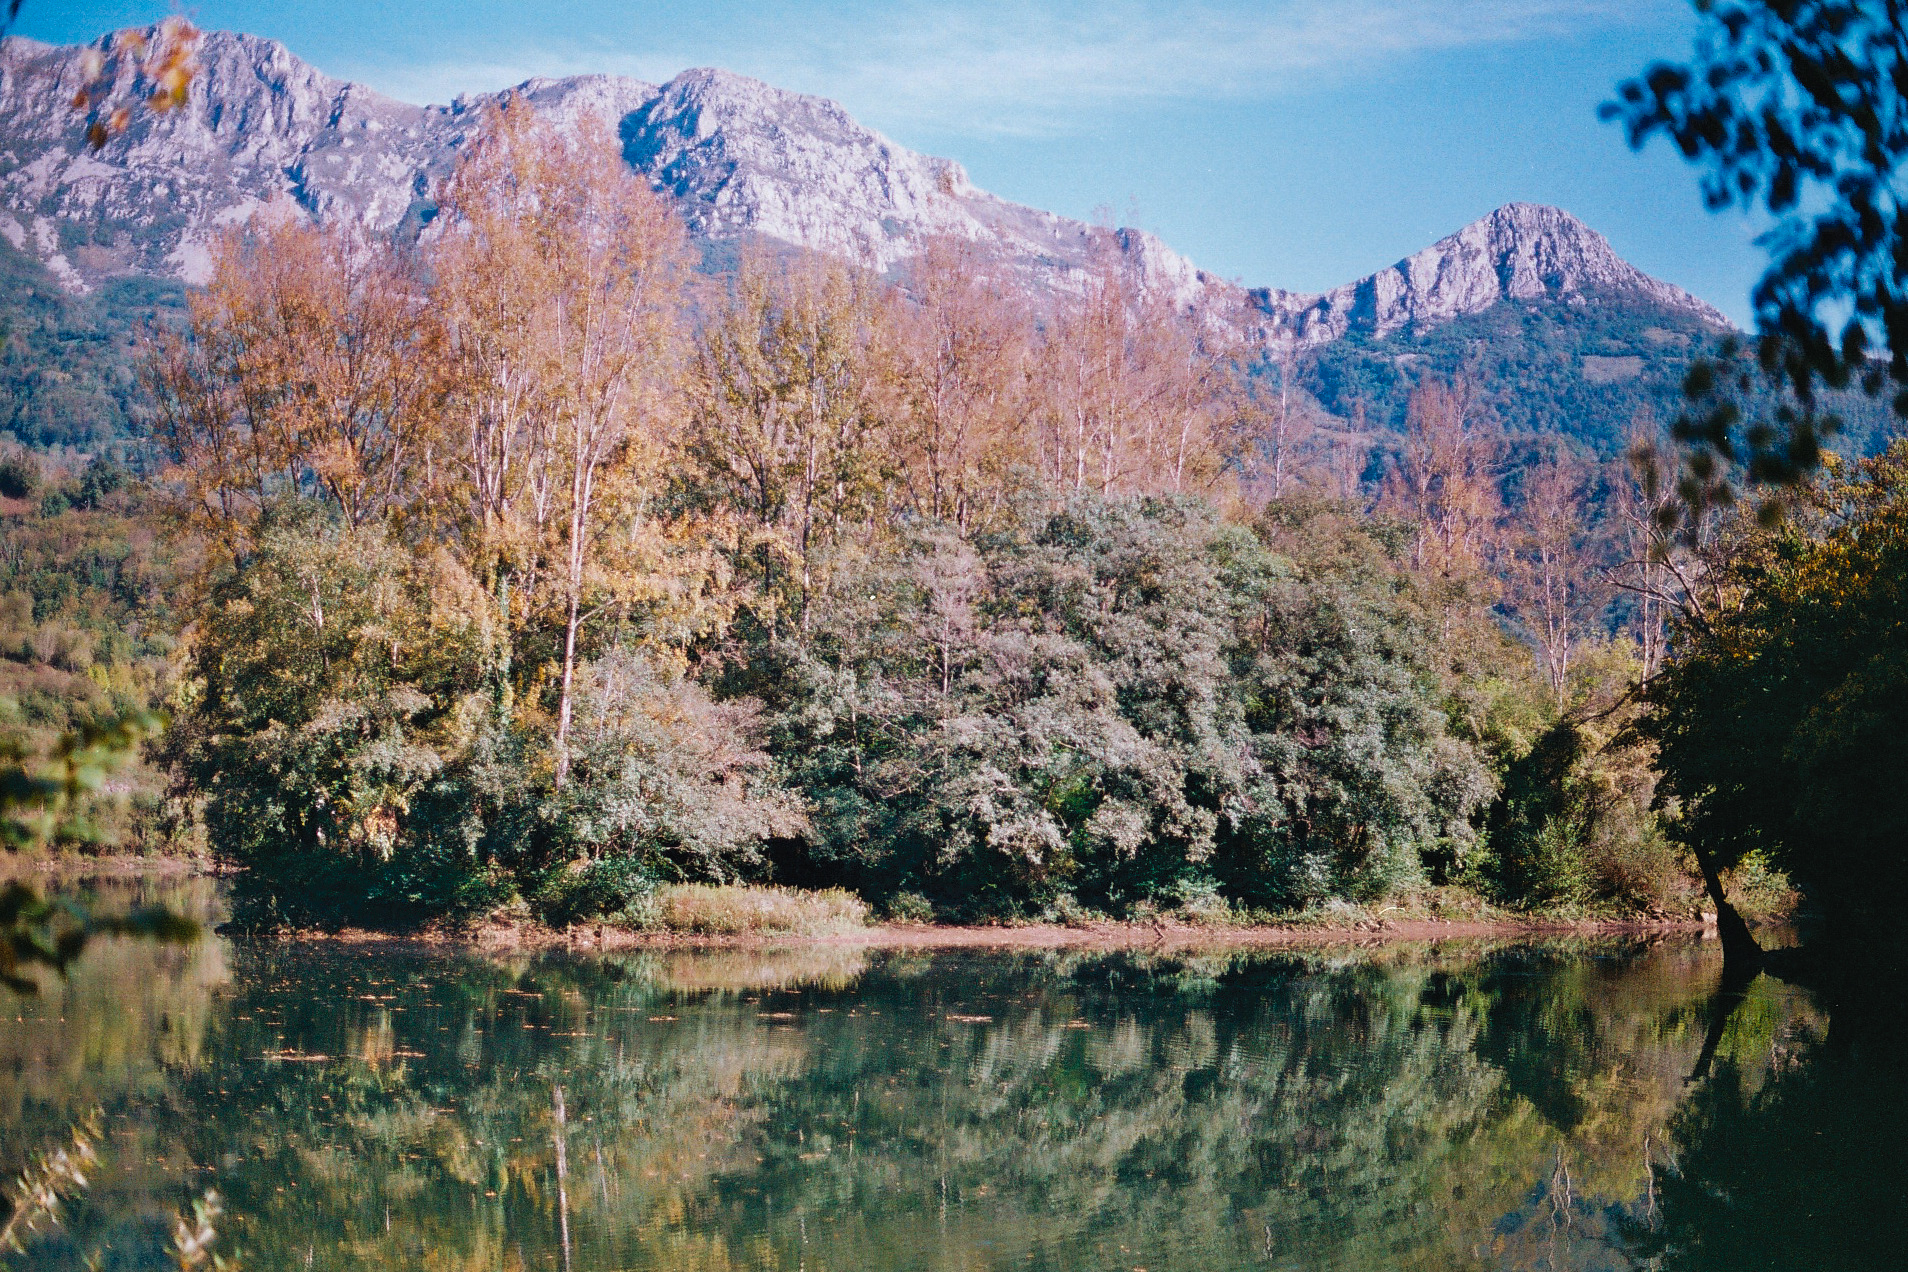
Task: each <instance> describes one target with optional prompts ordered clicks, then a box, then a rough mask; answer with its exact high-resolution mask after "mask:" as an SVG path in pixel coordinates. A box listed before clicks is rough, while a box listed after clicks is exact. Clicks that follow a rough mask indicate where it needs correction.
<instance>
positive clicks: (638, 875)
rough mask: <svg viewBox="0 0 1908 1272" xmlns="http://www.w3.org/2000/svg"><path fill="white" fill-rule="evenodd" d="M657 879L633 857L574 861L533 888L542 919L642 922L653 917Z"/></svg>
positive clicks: (532, 899)
mask: <svg viewBox="0 0 1908 1272" xmlns="http://www.w3.org/2000/svg"><path fill="white" fill-rule="evenodd" d="M657 887H658V881H657V879H656V876H655V875H653V874H651V873H650V872H649V870H648V869H646V868H645V867H644V865H643V863H642V862H640V861H637V860H636V859H634V858H632V857H607V858H604V859H602V860H598V861H586V862H572V863H570V864H568V865H565V866H561V867H559V868H557V869H556V870H554V871H551V872H550V873H549V874H547V875H546V876H544V877H543V879H542V880H540V881H539V882H538V883H537V884H536V885H535V886H534V887H533V888H532V889H531V891H530V904H531V907H532V909H533V910H535V912H536V915H537V917H538V918H540V919H542V920H543V921H544V922H545V923H548V924H551V925H552V926H554V927H567V926H568V925H570V924H572V923H581V922H584V921H586V920H591V919H605V920H610V921H613V922H621V923H628V924H630V925H632V926H637V927H642V926H647V925H649V924H650V923H652V922H653V921H654V919H655V910H656V907H655V905H654V901H655V897H656V890H657Z"/></svg>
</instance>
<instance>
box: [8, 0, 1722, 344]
mask: <svg viewBox="0 0 1908 1272" xmlns="http://www.w3.org/2000/svg"><path fill="white" fill-rule="evenodd" d="M88 47H90V48H92V49H95V50H98V51H99V52H100V53H101V54H102V55H103V56H104V58H105V63H104V65H105V69H106V74H107V75H108V77H109V78H111V79H112V81H113V83H114V86H115V89H116V90H118V91H120V92H122V93H130V92H131V91H133V90H135V89H136V88H137V87H138V85H137V79H138V68H137V66H136V65H135V64H134V63H133V62H132V60H131V59H129V58H124V57H121V56H118V55H117V54H115V53H114V52H113V48H112V44H111V40H110V37H102V38H101V39H100V40H98V41H95V42H94V43H93V44H92V45H90V46H81V45H64V46H56V45H48V44H43V43H40V42H37V41H29V40H24V39H21V38H20V37H9V38H8V39H7V40H5V41H4V43H0V236H4V237H5V238H6V239H7V240H8V241H9V242H10V243H11V244H12V245H13V246H14V247H16V248H19V249H21V250H23V251H27V252H28V253H29V254H32V255H34V256H36V257H37V258H38V259H40V260H41V261H42V262H43V263H44V264H45V265H46V266H47V268H49V269H50V270H51V271H52V272H53V273H54V275H55V276H56V277H57V278H58V279H59V280H60V282H61V284H62V286H64V287H66V288H68V289H69V290H71V291H74V292H79V293H83V292H85V291H87V290H89V289H91V288H93V287H96V286H98V285H100V284H101V283H102V282H104V281H106V280H108V279H110V278H113V277H116V276H123V275H127V274H145V275H149V276H159V277H171V278H177V279H181V280H183V281H186V282H196V281H199V280H201V279H202V278H203V277H204V274H205V270H206V268H207V266H208V264H209V246H210V243H211V240H212V239H213V237H214V236H215V235H216V234H217V233H219V232H221V231H222V230H223V229H225V228H226V227H227V226H230V225H232V224H236V223H240V222H242V221H243V220H245V219H246V218H248V217H250V216H252V215H254V214H256V213H257V212H259V211H260V210H263V209H265V208H270V207H280V208H295V209H298V210H300V211H301V212H302V213H303V214H305V215H308V216H311V217H313V218H315V219H318V220H323V221H338V220H347V221H354V222H356V223H358V224H361V225H364V226H366V227H367V228H372V229H376V230H403V229H405V228H406V227H407V226H408V227H410V228H415V227H416V226H417V225H420V224H421V223H422V221H423V220H424V218H425V216H426V215H427V214H428V211H429V208H430V204H431V194H432V187H433V185H434V183H435V182H436V181H437V179H438V178H440V177H441V176H443V175H444V174H445V173H447V172H448V171H449V170H450V168H451V166H452V165H453V164H454V163H455V161H456V156H457V154H458V152H459V151H460V150H461V148H462V147H463V146H464V145H465V144H466V143H467V142H468V140H469V137H470V135H471V128H472V124H473V123H474V121H475V119H476V118H477V117H478V115H479V113H480V112H481V110H482V109H483V108H484V107H485V106H486V105H488V104H489V103H491V102H494V101H497V100H499V99H500V98H501V96H502V95H503V93H507V92H517V93H521V94H522V95H523V96H524V98H526V99H527V100H528V101H529V102H530V103H531V104H532V105H533V106H534V108H535V109H537V110H538V111H539V112H540V113H542V114H544V115H546V116H547V117H549V118H551V119H553V120H555V121H556V122H557V123H558V124H559V125H560V126H562V125H565V124H573V123H574V122H575V121H576V120H577V119H578V118H580V117H581V116H582V115H583V114H584V113H585V112H594V113H596V114H598V115H600V116H602V117H604V118H605V119H606V120H607V121H609V122H610V123H611V125H612V127H614V128H615V129H616V130H617V133H618V136H619V140H620V142H621V144H622V148H623V156H624V158H625V160H626V161H627V162H629V163H630V164H631V165H632V166H633V167H635V168H636V169H637V170H639V171H641V172H642V173H643V174H644V175H645V176H646V177H648V178H649V180H650V181H651V183H652V184H653V185H654V186H655V187H656V188H657V189H659V190H661V191H663V192H665V193H666V194H668V195H669V196H670V197H671V198H672V200H674V202H675V203H676V205H677V207H678V208H679V209H680V210H681V212H682V215H683V217H684V220H685V222H686V223H687V224H688V226H689V228H690V231H691V233H692V234H693V235H694V236H695V237H697V238H698V239H699V240H701V241H703V242H704V243H705V244H711V243H714V244H722V243H731V242H734V241H737V240H739V239H741V238H744V237H748V236H760V237H764V238H768V239H773V240H777V241H780V242H783V243H786V244H791V245H794V246H799V247H804V248H813V249H817V250H822V251H828V252H834V253H838V254H843V255H850V256H855V257H858V258H861V259H864V260H866V261H868V262H870V263H871V264H873V265H875V266H876V267H878V268H881V269H884V270H887V269H893V268H895V267H896V266H898V265H900V264H901V263H902V262H904V261H905V260H906V259H907V258H908V256H909V255H910V254H911V252H912V251H913V250H914V246H915V245H916V244H917V243H918V242H919V241H920V239H921V237H922V236H924V235H929V234H952V235H958V236H961V237H965V238H969V239H971V240H973V241H975V242H977V243H980V244H983V245H984V246H985V247H987V248H988V249H989V250H991V251H992V252H993V253H995V254H996V255H997V256H998V257H999V258H1001V259H1003V260H1005V261H1007V262H1008V263H1009V264H1010V265H1011V266H1013V268H1014V269H1015V270H1016V271H1017V272H1018V274H1019V275H1020V277H1021V278H1022V280H1023V281H1024V282H1026V283H1027V284H1029V285H1030V286H1032V287H1035V288H1037V289H1045V290H1052V289H1070V288H1073V287H1077V286H1078V284H1079V280H1080V278H1081V277H1082V276H1083V272H1084V270H1085V269H1086V267H1087V263H1088V260H1089V258H1090V255H1091V253H1092V251H1093V242H1094V236H1095V233H1096V227H1094V226H1091V225H1088V224H1087V223H1085V222H1080V221H1075V220H1071V219H1069V218H1066V217H1061V216H1058V215H1056V214H1054V213H1051V212H1044V211H1041V210H1039V209H1036V208H1029V207H1024V206H1022V205H1019V204H1015V203H1012V202H1010V201H1008V200H1005V199H1002V198H1000V197H998V196H996V195H993V194H990V193H988V192H987V191H984V190H981V189H979V188H977V187H976V186H974V185H973V183H972V181H971V180H969V178H968V176H967V173H966V170H965V169H964V168H962V167H961V165H960V164H959V163H958V162H956V161H954V160H952V159H944V158H939V157H935V156H930V155H924V154H920V153H917V152H915V151H912V150H909V149H908V148H906V147H904V146H901V145H899V144H898V143H896V142H894V141H892V140H890V139H889V138H887V137H885V136H884V135H882V134H881V133H879V132H877V131H875V130H874V129H871V128H867V127H865V126H863V125H861V124H860V123H858V122H857V121H856V120H855V119H854V118H853V117H852V116H851V115H850V114H849V113H848V111H847V110H846V109H845V108H843V107H842V106H841V105H840V104H839V103H836V102H833V101H830V100H828V99H826V98H821V97H814V96H810V95H806V94H801V93H795V92H791V91H789V90H786V89H781V88H777V87H774V86H773V85H769V84H765V83H763V82H761V81H759V80H754V79H751V78H749V77H747V76H743V75H739V74H736V73H735V72H731V71H725V70H721V69H718V68H713V67H701V68H695V69H692V70H688V71H684V72H682V73H680V74H678V75H677V76H675V77H674V78H672V79H671V80H669V81H668V82H667V83H664V84H660V85H657V84H649V83H647V82H644V81H641V80H634V79H626V78H622V77H618V76H611V75H583V76H573V77H567V78H563V79H532V80H527V81H525V82H523V83H522V84H520V85H517V86H515V87H514V88H513V89H507V90H502V92H499V93H479V94H465V95H462V96H460V97H458V98H456V99H455V100H454V101H453V102H451V103H450V104H449V105H441V106H439V105H430V106H416V105H411V104H409V103H405V102H400V101H397V100H395V99H393V98H389V97H385V96H383V95H382V94H379V93H377V92H375V91H374V90H372V89H369V88H366V87H365V86H363V85H360V84H355V83H351V82H349V81H345V80H340V79H334V78H332V77H330V76H328V75H326V74H324V73H323V72H322V71H319V70H318V69H317V68H315V67H313V66H311V65H310V64H309V63H306V62H304V61H303V60H302V59H299V58H298V57H297V56H296V55H294V54H292V53H291V52H290V50H289V49H287V48H286V47H285V46H284V45H282V44H279V43H277V42H276V41H272V40H268V39H265V38H263V37H259V36H251V35H244V34H239V33H230V32H208V33H206V35H205V36H204V39H203V41H202V44H201V46H200V51H199V62H200V67H201V70H200V74H199V76H198V79H197V80H196V82H195V83H194V85H193V90H192V95H191V97H190V99H189V100H188V103H187V104H186V105H185V106H184V107H182V108H180V109H178V110H175V111H173V112H170V113H168V114H165V115H155V114H152V113H150V112H139V113H137V114H136V115H135V118H134V121H133V123H132V125H131V126H130V127H129V128H128V129H127V130H126V131H125V133H123V134H122V135H120V136H118V137H115V138H113V139H112V140H110V141H109V142H108V143H107V144H106V145H105V146H104V147H102V148H100V149H99V150H98V151H94V150H92V149H91V148H90V147H89V146H88V145H87V144H86V141H85V137H84V121H83V119H81V118H80V117H79V115H78V114H77V113H76V112H74V111H72V110H71V109H70V107H69V106H68V102H69V101H70V100H71V98H72V96H73V94H74V93H75V92H77V91H78V90H79V89H80V88H81V87H82V86H83V85H84V83H85V75H84V71H83V70H82V67H81V58H82V54H83V51H84V50H85V49H86V48H88ZM1113 235H1114V237H1113V242H1114V243H1115V244H1116V245H1117V247H1118V249H1119V250H1120V252H1121V253H1122V254H1123V255H1124V256H1125V257H1126V258H1127V259H1128V260H1129V261H1131V262H1132V263H1133V264H1134V265H1135V266H1136V267H1137V268H1138V270H1139V271H1140V273H1141V275H1142V277H1143V278H1144V279H1145V281H1146V284H1147V285H1148V286H1149V287H1156V288H1163V289H1165V290H1166V291H1167V292H1168V293H1170V294H1171V295H1173V296H1174V298H1175V299H1176V300H1178V301H1180V302H1181V303H1191V302H1194V301H1197V300H1202V299H1204V300H1216V301H1220V302H1222V303H1221V304H1220V305H1219V306H1217V307H1218V308H1222V309H1227V310H1229V311H1230V312H1234V313H1237V314H1240V315H1242V319H1243V320H1242V326H1243V327H1244V328H1245V329H1246V330H1247V331H1248V333H1249V334H1250V335H1252V336H1253V337H1254V338H1255V339H1258V340H1262V341H1264V342H1265V343H1266V344H1267V345H1268V346H1272V347H1277V346H1279V345H1287V346H1295V347H1299V348H1312V347H1317V346H1320V345H1323V344H1326V343H1330V342H1332V341H1335V340H1339V339H1342V338H1343V337H1344V336H1346V335H1347V334H1352V333H1362V334H1366V335H1370V336H1373V337H1384V336H1386V335H1389V334H1391V333H1392V332H1395V331H1398V330H1401V329H1406V328H1410V329H1415V330H1423V329H1427V328H1428V327H1431V326H1435V325H1437V324H1439V323H1443V322H1449V321H1451V320H1453V319H1455V318H1458V317H1462V316H1465V315H1469V314H1476V313H1480V312H1483V311H1484V310H1486V309H1489V308H1490V307H1491V306H1493V305H1495V304H1497V303H1499V302H1500V301H1502V300H1505V299H1517V300H1525V301H1532V300H1544V299H1550V300H1557V301H1561V302H1563V303H1566V304H1572V305H1584V304H1593V303H1596V302H1597V301H1598V300H1599V299H1600V298H1607V297H1608V296H1610V295H1617V294H1620V295H1624V296H1630V297H1635V298H1638V299H1641V300H1643V301H1646V302H1648V303H1649V304H1651V305H1653V306H1658V307H1662V308H1664V309H1666V310H1668V311H1671V312H1676V313H1680V314H1684V315H1687V316H1689V317H1693V318H1695V319H1697V320H1699V321H1701V322H1702V323H1704V324H1706V325H1711V326H1716V327H1718V328H1725V327H1727V326H1728V323H1727V320H1726V319H1725V318H1724V317H1723V315H1722V314H1721V313H1720V312H1718V311H1717V310H1716V309H1715V308H1714V307H1713V306H1710V305H1708V304H1707V303H1706V302H1703V301H1701V300H1699V299H1698V298H1696V297H1694V296H1692V295H1690V294H1689V293H1688V292H1685V291H1683V290H1682V289H1681V288H1678V287H1675V286H1674V285H1672V284H1669V283H1666V282H1662V281H1661V280H1658V279H1654V278H1651V277H1650V276H1649V275H1646V274H1644V273H1643V272H1642V271H1640V270H1637V269H1636V268H1635V267H1634V266H1631V265H1629V264H1628V263H1627V262H1625V261H1623V260H1622V259H1621V258H1620V257H1619V256H1617V255H1616V253H1615V251H1614V250H1613V249H1612V248H1611V247H1610V245H1609V243H1608V240H1606V239H1604V238H1603V236H1602V235H1600V234H1597V233H1596V232H1595V231H1594V230H1591V229H1590V228H1589V227H1588V226H1586V225H1584V224H1583V222H1581V221H1579V220H1578V219H1577V218H1575V217H1574V216H1571V215H1570V214H1569V213H1567V212H1564V211H1563V210H1561V209H1556V208H1548V207H1544V206H1542V205H1536V204H1516V203H1513V204H1507V205H1505V206H1504V207H1501V208H1499V209H1497V210H1496V211H1494V212H1492V213H1490V214H1489V215H1487V216H1485V217H1483V218H1480V219H1479V220H1477V221H1475V222H1473V223H1471V224H1470V225H1467V226H1464V227H1462V228H1461V229H1459V230H1457V231H1456V232H1454V233H1453V234H1451V235H1448V236H1446V237H1445V238H1443V239H1440V240H1439V241H1438V242H1437V243H1434V244H1432V245H1431V246H1429V247H1427V248H1425V249H1423V250H1422V251H1420V252H1417V253H1414V254H1413V255H1411V256H1408V257H1406V258H1404V259H1403V260H1401V261H1399V262H1397V263H1396V264H1394V265H1392V266H1389V267H1387V268H1386V269H1383V270H1379V271H1377V272H1375V273H1373V274H1371V275H1369V276H1367V277H1365V278H1362V279H1358V280H1355V281H1353V282H1350V283H1346V284H1344V285H1342V286H1340V287H1336V288H1332V289H1330V290H1328V291H1325V292H1322V293H1300V292H1293V291H1287V290H1284V289H1279V288H1272V287H1259V288H1251V289H1248V288H1245V287H1242V286H1241V285H1239V284H1237V283H1235V282H1232V281H1229V280H1225V279H1221V278H1219V277H1217V276H1215V275H1213V274H1211V273H1209V272H1207V271H1204V270H1201V269H1199V268H1198V267H1197V266H1195V265H1194V264H1193V263H1192V262H1191V261H1190V260H1188V259H1187V258H1186V257H1184V256H1182V255H1180V254H1179V253H1177V252H1175V251H1173V250H1172V249H1171V248H1170V247H1168V246H1167V245H1166V244H1164V243H1163V242H1161V241H1160V240H1159V239H1158V238H1156V237H1154V236H1153V235H1150V234H1147V233H1144V232H1142V231H1138V230H1133V229H1128V228H1120V229H1116V230H1114V231H1113Z"/></svg>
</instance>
